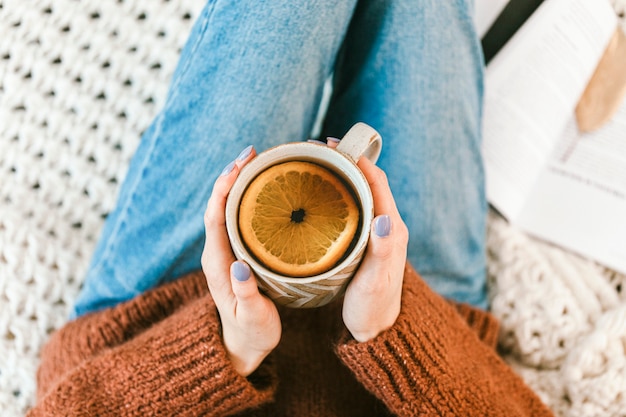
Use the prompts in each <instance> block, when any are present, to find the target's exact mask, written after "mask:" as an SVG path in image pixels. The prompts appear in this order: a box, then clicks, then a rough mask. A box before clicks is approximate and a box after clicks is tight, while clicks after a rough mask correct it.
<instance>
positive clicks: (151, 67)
mask: <svg viewBox="0 0 626 417" xmlns="http://www.w3.org/2000/svg"><path fill="white" fill-rule="evenodd" d="M203 2H204V0H132V1H131V0H117V1H113V0H104V1H98V2H96V1H92V2H88V1H84V0H83V1H81V0H0V410H1V411H2V415H3V416H9V417H11V416H20V415H23V414H24V413H25V412H26V410H27V409H28V407H29V406H30V405H31V404H33V402H34V399H35V373H36V370H37V366H38V353H39V350H40V348H41V346H42V345H43V344H44V343H45V341H46V339H47V337H48V335H49V334H50V333H51V332H53V331H54V330H55V329H58V328H60V327H61V326H62V325H63V324H64V323H65V321H66V320H67V316H68V313H69V308H70V306H71V305H72V303H73V300H74V298H75V296H76V294H77V292H78V291H79V288H80V286H81V282H82V279H83V276H84V273H85V270H86V268H87V264H88V262H89V259H90V256H91V252H92V250H93V248H94V244H95V241H96V239H97V236H98V234H99V230H100V228H101V227H102V224H103V220H104V218H105V217H106V214H107V213H108V212H109V211H110V210H111V208H112V207H113V205H114V202H115V196H116V192H117V189H118V186H119V184H120V183H121V181H122V179H123V178H124V175H125V172H126V169H127V165H128V162H129V160H130V158H131V155H132V154H133V151H134V150H135V148H136V146H137V144H138V141H139V138H140V135H141V132H142V130H143V129H145V128H146V127H147V126H148V124H149V122H150V121H151V119H152V118H153V117H154V115H155V114H156V112H157V110H158V109H159V108H160V106H161V105H162V104H163V101H164V99H165V94H166V90H167V86H168V81H169V77H170V76H171V74H172V72H173V69H174V67H175V65H176V62H177V57H178V54H179V52H180V48H181V46H182V45H183V43H184V41H185V38H186V36H187V34H188V31H189V29H190V27H191V24H192V23H193V20H194V18H195V17H196V16H197V14H198V12H199V11H200V9H201V7H202V5H203ZM614 5H615V8H616V10H617V11H618V12H620V13H622V16H623V13H624V9H626V0H614ZM488 249H489V252H488V256H489V290H490V298H491V301H492V305H493V307H492V311H493V313H494V314H495V315H496V316H497V317H498V318H499V319H500V320H501V322H502V329H501V334H500V347H501V351H502V354H503V356H504V357H505V359H506V360H507V361H508V362H509V363H510V364H511V366H512V367H513V368H514V369H515V370H516V371H518V372H519V374H520V375H521V376H522V377H523V378H524V379H525V380H526V381H527V383H528V384H529V385H530V386H531V387H532V388H534V389H535V390H536V391H537V392H538V393H539V395H540V396H541V398H542V399H543V400H544V401H545V402H546V403H547V404H548V405H549V406H550V407H552V409H553V410H554V411H555V413H556V414H557V415H561V416H624V415H626V353H625V349H626V290H625V288H626V276H624V275H620V274H617V273H615V272H613V271H610V270H608V269H606V268H603V267H601V266H600V265H597V264H595V263H594V262H591V261H588V260H585V259H582V258H580V257H578V256H575V255H572V254H570V253H567V252H566V251H563V250H562V249H559V248H556V247H553V246H551V245H548V244H546V243H543V242H540V241H538V240H535V239H532V238H530V237H528V236H526V235H524V234H523V233H521V232H520V231H519V230H516V229H515V228H514V227H512V226H510V225H509V224H508V223H507V222H506V221H504V220H503V219H502V218H500V217H498V216H497V215H496V214H495V213H490V218H489V237H488Z"/></svg>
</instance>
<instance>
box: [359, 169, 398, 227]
mask: <svg viewBox="0 0 626 417" xmlns="http://www.w3.org/2000/svg"><path fill="white" fill-rule="evenodd" d="M358 166H359V168H360V169H361V171H362V172H363V175H365V179H366V180H367V182H368V184H369V186H370V189H371V190H372V197H373V198H374V215H376V216H378V215H380V214H389V215H391V216H393V217H395V216H397V217H398V218H399V217H400V213H399V212H398V208H397V207H396V202H395V199H394V198H393V194H392V193H391V188H389V182H388V181H387V175H386V174H385V172H384V171H383V170H382V169H380V168H378V167H377V166H376V165H375V164H374V163H373V162H372V161H370V160H369V159H367V158H361V159H359V162H358Z"/></svg>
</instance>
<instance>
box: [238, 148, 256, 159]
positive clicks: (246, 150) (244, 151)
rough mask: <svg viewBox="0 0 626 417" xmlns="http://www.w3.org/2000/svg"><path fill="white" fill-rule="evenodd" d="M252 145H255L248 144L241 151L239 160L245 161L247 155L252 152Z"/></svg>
mask: <svg viewBox="0 0 626 417" xmlns="http://www.w3.org/2000/svg"><path fill="white" fill-rule="evenodd" d="M252 147H253V146H252V145H248V146H247V147H246V148H245V149H244V150H243V151H241V153H240V154H239V156H238V157H237V160H238V161H243V160H245V159H246V158H247V157H249V156H250V153H252Z"/></svg>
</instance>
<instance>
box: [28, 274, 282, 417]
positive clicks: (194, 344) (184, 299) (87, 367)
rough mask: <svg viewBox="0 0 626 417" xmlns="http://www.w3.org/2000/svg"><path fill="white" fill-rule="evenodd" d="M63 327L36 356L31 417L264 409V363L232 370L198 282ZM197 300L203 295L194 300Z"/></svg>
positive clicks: (272, 379) (270, 380)
mask: <svg viewBox="0 0 626 417" xmlns="http://www.w3.org/2000/svg"><path fill="white" fill-rule="evenodd" d="M198 275H201V274H196V276H191V277H186V278H183V279H181V280H179V281H177V282H176V283H172V284H169V285H166V286H164V287H162V288H158V289H156V290H153V291H150V292H148V293H147V294H145V295H143V296H140V297H138V298H136V299H134V300H132V301H129V302H127V303H124V304H121V305H119V306H118V307H116V308H113V309H109V310H104V311H102V312H98V313H94V314H91V315H88V316H85V317H81V318H79V319H78V320H76V321H74V322H71V323H68V324H67V325H66V326H65V327H64V328H63V329H61V330H60V331H59V332H57V333H56V334H55V335H53V337H52V338H51V340H50V342H49V343H48V344H47V346H46V348H45V349H44V351H43V352H42V364H41V367H40V371H39V374H38V383H39V394H38V395H39V401H38V402H37V404H36V406H35V407H34V408H33V409H31V410H30V411H29V414H28V415H29V416H30V417H35V416H57V415H59V416H60V415H63V416H65V415H75V416H87V415H89V416H92V415H97V416H131V415H133V416H134V415H180V416H195V415H230V414H236V413H238V412H241V411H243V410H249V409H251V408H255V407H257V406H260V405H262V404H264V403H265V402H267V401H270V400H271V398H272V397H273V395H274V392H275V389H276V376H275V375H274V370H273V367H272V365H271V364H270V363H269V362H265V363H264V364H262V365H261V367H259V369H257V371H256V372H255V373H254V374H252V375H251V376H249V377H248V378H245V377H243V376H241V375H239V374H238V373H237V372H236V371H235V369H234V368H233V367H232V365H231V363H230V361H229V359H228V357H227V354H226V351H225V349H224V347H223V344H222V342H221V336H220V329H219V319H218V315H217V310H216V308H215V305H214V303H213V301H212V299H211V297H210V295H208V291H202V289H200V290H198V291H196V288H195V287H198V288H201V286H200V284H199V283H200V282H202V281H203V279H201V278H202V277H200V278H199V277H198ZM198 292H200V293H201V294H198Z"/></svg>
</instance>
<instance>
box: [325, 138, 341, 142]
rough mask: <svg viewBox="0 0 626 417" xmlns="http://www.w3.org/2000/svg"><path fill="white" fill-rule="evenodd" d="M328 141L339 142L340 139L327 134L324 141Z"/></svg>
mask: <svg viewBox="0 0 626 417" xmlns="http://www.w3.org/2000/svg"><path fill="white" fill-rule="evenodd" d="M328 141H331V142H335V143H339V142H341V139H338V138H333V137H332V136H329V137H327V138H326V142H328Z"/></svg>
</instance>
